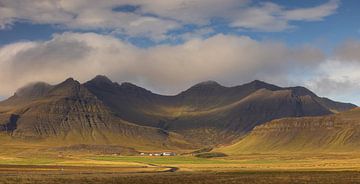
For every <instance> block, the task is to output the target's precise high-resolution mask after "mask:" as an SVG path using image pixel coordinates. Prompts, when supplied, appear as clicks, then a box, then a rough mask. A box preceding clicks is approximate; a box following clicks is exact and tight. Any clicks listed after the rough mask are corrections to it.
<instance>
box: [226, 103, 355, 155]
mask: <svg viewBox="0 0 360 184" xmlns="http://www.w3.org/2000/svg"><path fill="white" fill-rule="evenodd" d="M220 149H221V151H224V152H227V153H231V154H239V153H244V152H314V151H316V152H349V151H359V150H360V109H354V110H350V111H347V112H343V113H340V114H336V115H328V116H322V117H303V118H284V119H278V120H274V121H271V122H269V123H265V124H263V125H259V126H257V127H255V128H254V129H253V130H252V131H251V132H250V134H249V135H247V136H246V137H245V138H243V139H242V140H240V141H239V142H238V143H236V144H234V145H231V146H228V147H224V148H220Z"/></svg>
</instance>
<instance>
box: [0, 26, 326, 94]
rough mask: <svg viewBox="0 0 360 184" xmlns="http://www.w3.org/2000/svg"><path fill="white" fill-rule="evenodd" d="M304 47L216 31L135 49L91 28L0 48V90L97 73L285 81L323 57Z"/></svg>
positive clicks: (155, 84) (165, 86) (170, 87)
mask: <svg viewBox="0 0 360 184" xmlns="http://www.w3.org/2000/svg"><path fill="white" fill-rule="evenodd" d="M323 57H324V56H323V55H322V53H321V52H320V51H319V50H317V49H315V48H310V47H303V48H292V49H291V48H287V47H286V46H285V45H284V44H282V43H279V42H259V41H255V40H253V39H251V38H249V37H245V36H243V37H237V36H226V35H222V34H219V35H216V36H213V37H210V38H208V39H205V40H202V39H191V40H189V41H187V42H185V43H184V44H182V45H176V46H173V45H160V46H155V47H152V48H147V49H141V48H137V47H134V46H133V45H130V44H128V43H126V42H123V41H121V40H119V39H117V38H114V37H111V36H106V35H100V34H96V33H72V32H67V33H63V34H56V35H54V37H53V38H52V39H51V40H49V41H45V42H20V43H14V44H10V45H6V46H4V47H2V48H1V49H0V83H1V84H2V87H1V89H0V95H3V96H5V95H6V96H8V95H9V94H11V93H12V92H14V90H15V89H16V88H19V87H21V86H23V85H25V84H26V83H29V82H33V81H46V82H50V83H57V82H61V81H62V80H64V79H65V78H67V77H70V76H72V77H74V78H76V79H79V80H80V81H82V82H84V81H86V80H88V79H90V78H92V77H94V76H95V75H97V74H105V75H108V76H109V77H110V78H112V79H113V80H115V81H119V82H121V81H130V82H134V83H137V84H139V85H143V86H145V87H148V88H150V89H154V90H155V91H157V92H160V93H164V94H174V93H177V92H179V91H180V90H183V89H185V88H187V87H189V86H190V85H192V84H194V83H196V82H201V81H204V80H210V79H211V80H217V81H220V82H222V83H224V84H226V85H236V84H240V83H242V82H248V81H250V80H253V79H264V80H265V79H266V80H267V81H274V82H282V83H285V82H286V79H287V78H288V77H287V76H289V75H291V74H292V72H294V71H295V70H305V69H306V68H307V67H308V66H316V65H318V62H319V61H322V60H323Z"/></svg>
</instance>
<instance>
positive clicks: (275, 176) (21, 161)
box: [0, 149, 360, 184]
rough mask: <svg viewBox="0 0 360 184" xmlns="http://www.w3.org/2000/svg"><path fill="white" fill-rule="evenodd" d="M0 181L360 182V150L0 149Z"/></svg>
mask: <svg viewBox="0 0 360 184" xmlns="http://www.w3.org/2000/svg"><path fill="white" fill-rule="evenodd" d="M40 150H41V149H40ZM0 183H8V184H12V183H28V184H32V183H40V184H41V183H55V184H56V183H67V184H72V183H80V184H81V183H99V184H100V183H135V184H136V183H147V184H152V183H160V184H161V183H164V184H165V183H171V184H176V183H189V184H192V183H194V184H201V183H210V184H217V183H240V184H241V183H255V184H257V183H259V184H262V183H263V184H265V183H280V184H281V183H324V184H325V183H326V184H329V183H330V184H331V183H334V184H335V183H360V154H358V153H346V154H340V153H321V154H320V153H318V154H314V153H311V154H310V153H291V154H290V153H289V154H238V155H231V156H227V157H219V158H198V157H195V156H190V155H186V156H182V155H179V156H169V157H160V156H152V157H150V156H116V155H105V154H102V155H100V154H98V155H95V154H88V153H77V154H73V153H54V152H41V151H40V152H39V151H21V150H19V151H14V150H12V151H11V150H6V151H2V150H0Z"/></svg>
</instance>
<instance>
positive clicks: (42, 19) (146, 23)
mask: <svg viewBox="0 0 360 184" xmlns="http://www.w3.org/2000/svg"><path fill="white" fill-rule="evenodd" d="M124 5H133V6H136V7H138V9H136V11H135V12H119V11H114V8H116V7H120V6H124ZM338 5H339V2H338V1H337V0H330V1H329V2H327V3H324V4H322V5H319V6H315V7H309V8H298V9H290V10H289V9H287V8H286V7H283V6H280V5H278V4H275V3H270V2H267V3H260V4H255V3H252V1H251V0H222V1H219V0H206V1H204V0H171V1H169V0H152V1H149V0H109V1H98V0H71V1H70V0H41V1H30V0H25V1H24V0H0V29H1V28H6V27H9V26H11V24H12V23H14V22H16V21H28V22H31V23H35V24H52V25H58V26H63V27H66V28H68V29H84V30H93V29H110V30H112V31H116V32H120V33H122V34H126V35H129V36H146V37H149V38H152V39H154V40H156V41H159V40H163V39H166V38H167V37H166V33H167V32H168V31H169V30H174V29H177V28H180V27H182V26H183V25H186V24H196V25H199V26H206V25H209V24H210V21H211V19H213V18H223V19H225V20H227V21H229V25H230V26H233V27H236V28H245V29H253V30H259V31H282V30H285V29H288V28H290V27H292V25H291V23H290V22H291V21H318V20H322V19H323V18H324V17H326V16H329V15H331V14H333V13H334V12H335V11H336V9H337V8H338Z"/></svg>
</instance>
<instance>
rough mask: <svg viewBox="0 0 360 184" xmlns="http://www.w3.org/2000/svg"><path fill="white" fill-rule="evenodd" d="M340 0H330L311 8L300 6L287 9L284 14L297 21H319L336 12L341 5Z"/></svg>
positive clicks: (285, 16) (287, 17)
mask: <svg viewBox="0 0 360 184" xmlns="http://www.w3.org/2000/svg"><path fill="white" fill-rule="evenodd" d="M339 4H340V1H339V0H330V1H329V2H327V3H325V4H322V5H319V6H316V7H310V8H299V9H294V10H288V11H285V12H284V13H283V14H284V15H283V16H284V18H285V19H287V20H297V21H319V20H322V19H323V18H324V17H327V16H329V15H331V14H333V13H335V12H336V10H337V8H338V7H339Z"/></svg>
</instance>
